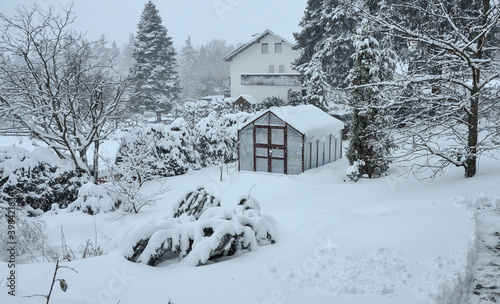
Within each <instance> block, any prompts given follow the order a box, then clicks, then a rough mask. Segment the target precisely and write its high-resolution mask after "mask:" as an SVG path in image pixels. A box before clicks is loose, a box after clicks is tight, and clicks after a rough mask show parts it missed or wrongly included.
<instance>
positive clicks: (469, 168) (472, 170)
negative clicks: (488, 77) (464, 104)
mask: <svg viewBox="0 0 500 304" xmlns="http://www.w3.org/2000/svg"><path fill="white" fill-rule="evenodd" d="M478 110H479V95H478V94H475V95H474V96H472V98H471V103H470V113H469V117H468V131H469V136H468V140H467V156H466V157H467V158H466V159H465V163H464V167H465V177H467V178H469V177H473V176H474V175H476V170H477V166H476V162H477V138H478Z"/></svg>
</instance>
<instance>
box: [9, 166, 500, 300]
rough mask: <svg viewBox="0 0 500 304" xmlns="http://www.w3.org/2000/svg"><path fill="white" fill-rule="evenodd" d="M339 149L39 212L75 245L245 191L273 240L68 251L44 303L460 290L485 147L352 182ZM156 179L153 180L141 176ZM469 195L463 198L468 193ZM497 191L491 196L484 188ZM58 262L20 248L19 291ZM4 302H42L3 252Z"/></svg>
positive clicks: (363, 296)
mask: <svg viewBox="0 0 500 304" xmlns="http://www.w3.org/2000/svg"><path fill="white" fill-rule="evenodd" d="M347 167H348V164H347V162H346V161H345V160H340V161H338V162H335V163H332V164H329V165H326V166H323V167H321V168H318V169H314V170H310V171H307V172H306V173H304V174H301V175H299V176H284V175H273V174H266V173H251V172H240V173H238V172H236V171H235V169H234V168H233V169H230V172H229V175H228V174H226V171H224V176H223V178H224V180H223V181H222V182H220V181H219V177H220V175H219V174H220V172H219V170H218V168H217V167H211V168H208V169H203V170H200V171H195V172H189V173H188V174H186V175H183V176H178V177H172V178H169V179H168V180H167V184H168V185H169V187H170V191H168V192H167V193H165V194H164V196H163V197H162V199H161V200H160V201H158V203H157V205H156V206H154V207H152V208H151V209H143V210H141V212H140V213H139V214H126V215H121V214H120V213H118V212H114V213H106V214H102V213H99V214H97V215H96V216H90V215H87V214H83V213H80V212H74V213H65V212H64V211H63V212H60V213H59V214H51V213H46V214H45V215H43V217H42V218H43V219H44V220H45V221H46V222H47V224H48V232H49V244H50V246H51V247H52V248H54V249H55V250H56V251H57V250H61V227H62V229H63V231H64V236H65V239H66V243H67V244H68V246H69V247H71V249H72V250H73V251H74V252H75V254H76V255H77V256H78V255H79V254H78V251H79V250H81V249H82V246H83V245H84V244H85V242H86V241H87V240H89V239H90V240H92V242H94V239H95V231H94V221H95V225H96V227H97V230H98V232H97V234H98V245H100V246H104V245H105V243H106V242H107V241H109V240H110V239H111V238H113V236H115V235H117V234H118V233H119V232H121V231H122V230H124V229H126V227H129V225H140V224H141V223H148V222H149V223H156V222H157V221H158V220H161V219H164V218H166V217H169V216H171V214H172V207H173V205H174V204H175V203H176V202H178V201H179V200H180V199H181V198H182V197H183V196H184V195H185V194H186V193H187V192H188V191H191V190H195V189H196V188H197V187H200V186H204V187H205V188H206V189H207V190H208V191H210V192H211V193H212V194H213V195H215V196H217V197H219V198H220V199H221V204H222V206H223V207H228V208H231V207H234V206H236V204H237V203H238V202H239V199H241V198H242V197H246V196H248V194H249V192H250V190H251V195H252V197H254V198H255V199H257V200H258V201H259V202H260V205H261V211H262V212H263V213H265V214H269V215H271V216H273V217H274V218H275V219H276V221H277V229H278V237H277V242H276V243H275V244H273V245H266V246H261V247H259V249H258V250H256V251H252V252H239V253H237V254H236V255H235V256H232V257H226V258H222V259H221V260H220V261H218V262H216V263H209V264H208V265H205V266H200V267H192V266H190V265H189V264H188V262H187V261H185V260H181V261H177V260H174V261H166V262H163V263H162V264H160V265H158V266H157V267H151V266H147V265H144V264H140V263H133V262H129V261H127V260H126V259H125V258H123V256H122V254H121V252H120V251H119V250H118V249H117V250H114V251H112V252H111V253H110V254H108V255H104V256H99V257H94V258H88V259H79V260H76V261H72V262H65V263H63V265H65V266H69V267H72V268H74V269H75V270H77V271H78V273H75V272H73V271H71V270H69V269H60V270H59V272H58V278H64V279H65V280H66V281H67V283H68V285H69V287H68V290H67V291H66V292H65V293H63V292H62V291H61V290H60V289H59V288H58V287H57V288H55V289H54V292H53V294H52V299H51V303H66V304H68V303H69V304H72V303H118V302H119V303H120V304H128V303H164V304H166V303H168V301H169V299H171V300H172V303H175V304H195V303H218V304H223V303H228V304H229V303H231V304H233V303H238V304H246V303H249V304H250V303H251V304H254V303H262V304H263V303H266V304H269V303H274V304H278V303H280V304H281V303H297V304H298V303H315V304H320V303H325V304H326V303H328V304H330V303H363V304H366V303H370V304H376V303H398V304H399V303H405V304H412V303H415V304H416V303H460V300H461V299H462V298H466V295H465V294H466V293H467V292H468V290H467V289H468V288H469V279H470V275H471V274H472V273H473V271H472V270H471V269H472V265H473V262H474V259H475V256H476V254H475V252H476V249H475V248H476V243H477V242H476V239H477V237H476V235H477V234H476V221H475V215H474V209H473V208H469V207H468V206H467V203H464V201H465V202H467V201H468V200H467V199H464V198H465V197H469V198H470V197H476V196H480V195H481V196H487V197H491V198H493V197H500V189H499V187H498V185H499V184H500V174H499V173H498V172H500V162H498V161H493V160H488V159H486V158H483V159H482V163H481V167H480V169H479V173H478V175H477V176H476V177H474V178H473V179H470V180H466V179H464V178H463V177H462V174H463V172H462V171H463V170H462V169H461V168H457V169H455V168H453V169H450V170H448V171H447V173H446V174H445V175H444V176H442V177H439V178H437V179H436V180H435V181H434V182H419V181H417V180H415V179H414V178H413V177H409V178H408V179H405V178H403V177H400V176H398V174H399V173H402V171H399V170H398V169H397V168H393V169H391V171H390V175H389V176H387V177H383V178H380V179H376V180H367V179H361V180H360V181H358V182H357V183H352V182H349V181H347V178H346V177H345V172H346V168H347ZM150 186H151V187H154V186H155V185H154V183H153V184H151V185H150ZM469 201H471V200H469ZM493 201H494V200H493ZM54 265H55V263H46V262H45V263H44V262H39V263H38V262H34V263H31V259H30V258H29V257H23V258H22V261H19V263H18V265H17V267H18V268H17V270H18V287H17V288H18V293H19V294H20V295H25V296H26V295H32V294H46V293H47V292H48V290H49V287H50V283H51V280H52V275H53V271H54ZM0 273H1V274H2V278H4V281H3V282H1V281H2V279H0V282H1V283H0V302H1V303H42V302H44V301H45V300H44V299H43V298H40V297H34V298H19V297H17V298H16V299H15V300H14V299H13V298H12V297H8V296H7V291H8V290H7V287H6V284H5V278H6V276H7V273H8V268H7V263H5V262H0Z"/></svg>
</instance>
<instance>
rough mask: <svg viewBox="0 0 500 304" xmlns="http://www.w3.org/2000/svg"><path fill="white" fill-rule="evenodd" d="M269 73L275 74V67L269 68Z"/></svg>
mask: <svg viewBox="0 0 500 304" xmlns="http://www.w3.org/2000/svg"><path fill="white" fill-rule="evenodd" d="M269 73H274V65H270V66H269Z"/></svg>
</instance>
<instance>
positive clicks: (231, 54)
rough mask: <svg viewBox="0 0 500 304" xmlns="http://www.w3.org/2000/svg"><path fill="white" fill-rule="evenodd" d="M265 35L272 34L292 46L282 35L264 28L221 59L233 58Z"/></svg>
mask: <svg viewBox="0 0 500 304" xmlns="http://www.w3.org/2000/svg"><path fill="white" fill-rule="evenodd" d="M267 35H273V36H274V37H276V38H278V39H280V40H281V41H283V42H285V43H288V44H289V45H290V46H293V43H291V42H290V41H288V40H286V39H285V38H283V37H281V36H279V35H276V34H275V33H273V32H272V31H270V30H265V31H264V32H263V33H261V34H258V35H255V36H253V37H252V39H251V40H250V41H248V42H247V43H244V44H242V45H240V46H239V47H237V48H236V49H234V50H233V51H232V52H231V53H229V54H227V55H226V57H224V58H222V61H231V60H233V58H234V57H236V56H237V55H238V54H239V53H241V52H243V51H244V50H246V49H248V48H249V47H251V46H252V45H253V44H254V43H258V42H259V41H260V40H261V39H262V38H264V37H266V36H267Z"/></svg>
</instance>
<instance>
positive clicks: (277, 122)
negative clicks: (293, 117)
mask: <svg viewBox="0 0 500 304" xmlns="http://www.w3.org/2000/svg"><path fill="white" fill-rule="evenodd" d="M271 125H273V126H282V127H284V126H285V123H284V122H283V120H281V119H279V118H278V117H276V116H274V115H271Z"/></svg>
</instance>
